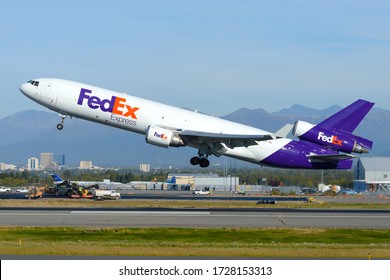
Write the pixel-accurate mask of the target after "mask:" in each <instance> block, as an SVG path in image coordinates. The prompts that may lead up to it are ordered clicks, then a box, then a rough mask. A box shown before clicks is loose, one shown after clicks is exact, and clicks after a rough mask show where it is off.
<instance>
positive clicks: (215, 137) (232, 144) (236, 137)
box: [179, 130, 274, 149]
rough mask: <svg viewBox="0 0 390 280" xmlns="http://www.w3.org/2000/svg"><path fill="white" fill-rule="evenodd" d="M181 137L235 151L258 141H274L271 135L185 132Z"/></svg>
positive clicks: (189, 140) (182, 132)
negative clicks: (234, 149)
mask: <svg viewBox="0 0 390 280" xmlns="http://www.w3.org/2000/svg"><path fill="white" fill-rule="evenodd" d="M179 135H180V137H181V138H182V139H183V140H185V141H188V142H204V143H223V144H225V145H226V146H227V147H229V148H231V149H233V148H236V147H248V146H252V145H257V142H256V141H266V140H271V139H274V137H273V136H272V135H271V134H265V135H246V134H224V133H210V132H202V131H193V130H184V131H181V132H180V133H179Z"/></svg>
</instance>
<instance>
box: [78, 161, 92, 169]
mask: <svg viewBox="0 0 390 280" xmlns="http://www.w3.org/2000/svg"><path fill="white" fill-rule="evenodd" d="M92 168H93V165H92V161H90V160H82V161H80V169H92Z"/></svg>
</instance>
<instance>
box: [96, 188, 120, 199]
mask: <svg viewBox="0 0 390 280" xmlns="http://www.w3.org/2000/svg"><path fill="white" fill-rule="evenodd" d="M120 198H121V194H120V193H118V192H116V191H115V190H95V199H98V200H100V199H115V200H116V199H120Z"/></svg>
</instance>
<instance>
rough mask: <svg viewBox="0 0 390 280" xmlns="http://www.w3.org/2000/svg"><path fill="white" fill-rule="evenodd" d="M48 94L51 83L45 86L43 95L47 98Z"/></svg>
mask: <svg viewBox="0 0 390 280" xmlns="http://www.w3.org/2000/svg"><path fill="white" fill-rule="evenodd" d="M50 92H51V83H48V84H46V88H45V95H46V96H48V97H49V96H50Z"/></svg>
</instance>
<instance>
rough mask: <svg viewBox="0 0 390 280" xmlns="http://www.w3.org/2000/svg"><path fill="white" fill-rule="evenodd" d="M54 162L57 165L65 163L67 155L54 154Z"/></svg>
mask: <svg viewBox="0 0 390 280" xmlns="http://www.w3.org/2000/svg"><path fill="white" fill-rule="evenodd" d="M54 162H55V163H56V165H61V166H64V165H65V155H64V154H55V155H54Z"/></svg>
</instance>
